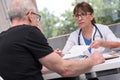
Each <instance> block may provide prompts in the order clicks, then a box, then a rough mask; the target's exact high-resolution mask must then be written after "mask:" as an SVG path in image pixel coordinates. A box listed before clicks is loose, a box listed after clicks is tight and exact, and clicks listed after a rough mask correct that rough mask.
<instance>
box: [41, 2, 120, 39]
mask: <svg viewBox="0 0 120 80" xmlns="http://www.w3.org/2000/svg"><path fill="white" fill-rule="evenodd" d="M87 2H88V3H90V5H91V6H92V7H93V9H94V15H95V19H96V22H97V23H101V24H112V23H116V22H120V5H119V4H120V1H119V0H87ZM76 3H77V0H75V2H74V3H72V4H71V6H75V5H76ZM40 13H41V16H42V27H43V32H44V34H45V36H46V37H47V38H50V37H56V36H59V35H64V34H68V33H71V32H72V31H74V30H76V29H77V28H78V26H77V24H76V22H75V20H74V18H73V13H72V11H70V10H66V11H65V12H63V13H62V14H61V15H60V17H57V16H55V15H53V14H52V13H50V12H49V11H48V10H47V8H45V9H43V11H41V12H40Z"/></svg>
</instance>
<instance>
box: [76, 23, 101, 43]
mask: <svg viewBox="0 0 120 80" xmlns="http://www.w3.org/2000/svg"><path fill="white" fill-rule="evenodd" d="M93 25H94V27H95V32H94V35H93V40H95V35H96V32H97V31H98V33H99V35H100V37H101V38H103V35H102V33H101V32H100V30H99V29H98V27H97V26H96V25H95V24H93ZM81 32H82V29H80V30H79V34H78V45H80V34H81Z"/></svg>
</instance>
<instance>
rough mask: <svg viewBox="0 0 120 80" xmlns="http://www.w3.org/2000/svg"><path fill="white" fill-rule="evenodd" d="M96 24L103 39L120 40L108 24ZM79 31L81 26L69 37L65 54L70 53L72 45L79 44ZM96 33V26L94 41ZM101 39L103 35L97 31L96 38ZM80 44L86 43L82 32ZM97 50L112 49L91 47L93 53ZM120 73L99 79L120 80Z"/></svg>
mask: <svg viewBox="0 0 120 80" xmlns="http://www.w3.org/2000/svg"><path fill="white" fill-rule="evenodd" d="M96 26H97V28H98V29H99V31H100V32H101V34H102V36H103V38H102V39H103V40H106V41H118V42H120V39H119V38H117V37H116V36H115V35H114V33H113V32H112V31H111V30H110V29H109V27H108V26H106V25H102V24H96ZM79 31H80V28H79V29H77V30H76V31H74V32H72V33H71V34H70V36H69V38H68V40H67V42H66V44H65V46H64V48H63V54H66V53H68V51H69V50H70V49H71V48H72V46H74V45H78V34H79ZM94 33H95V27H94V30H93V32H92V41H93V35H94ZM99 39H101V37H100V34H99V32H98V31H97V32H96V34H95V40H99ZM80 44H81V45H85V42H84V39H83V36H82V33H81V34H80ZM95 50H98V51H101V52H104V53H106V51H110V50H109V49H107V48H104V47H100V48H98V49H91V53H92V52H93V51H95ZM88 52H89V51H88ZM119 75H120V74H117V75H109V76H104V77H100V78H99V80H113V79H114V80H119V78H120V77H119Z"/></svg>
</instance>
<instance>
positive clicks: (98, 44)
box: [90, 40, 106, 48]
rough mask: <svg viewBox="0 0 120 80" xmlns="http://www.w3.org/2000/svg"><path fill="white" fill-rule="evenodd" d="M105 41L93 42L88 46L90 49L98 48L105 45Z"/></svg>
mask: <svg viewBox="0 0 120 80" xmlns="http://www.w3.org/2000/svg"><path fill="white" fill-rule="evenodd" d="M105 42H106V41H104V40H94V41H93V42H92V43H91V44H90V48H99V47H101V46H103V45H104V44H105Z"/></svg>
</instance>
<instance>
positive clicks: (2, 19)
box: [0, 0, 10, 32]
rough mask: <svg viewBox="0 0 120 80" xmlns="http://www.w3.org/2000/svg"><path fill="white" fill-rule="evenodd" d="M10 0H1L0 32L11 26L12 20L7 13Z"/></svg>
mask: <svg viewBox="0 0 120 80" xmlns="http://www.w3.org/2000/svg"><path fill="white" fill-rule="evenodd" d="M9 2H10V0H0V32H2V31H4V30H6V29H8V28H9V27H10V21H9V17H8V14H7V5H8V3H9Z"/></svg>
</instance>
